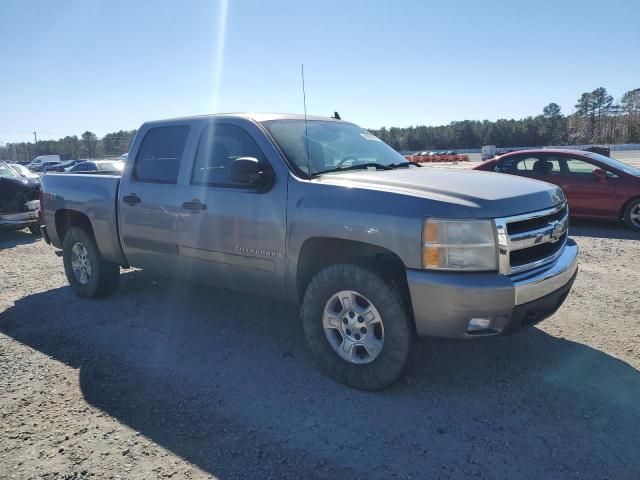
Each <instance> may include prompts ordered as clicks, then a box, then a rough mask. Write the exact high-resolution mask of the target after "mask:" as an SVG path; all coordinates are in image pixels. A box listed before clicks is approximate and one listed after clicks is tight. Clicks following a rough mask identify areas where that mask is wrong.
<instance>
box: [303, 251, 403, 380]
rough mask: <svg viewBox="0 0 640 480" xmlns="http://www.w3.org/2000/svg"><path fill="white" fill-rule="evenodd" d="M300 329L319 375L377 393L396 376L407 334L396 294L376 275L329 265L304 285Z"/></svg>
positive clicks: (398, 375) (400, 366) (398, 296)
mask: <svg viewBox="0 0 640 480" xmlns="http://www.w3.org/2000/svg"><path fill="white" fill-rule="evenodd" d="M301 317H302V326H303V329H304V333H305V336H306V339H307V342H308V343H309V347H310V349H311V351H312V352H313V354H314V355H315V357H316V359H317V361H318V363H319V364H320V366H321V367H322V369H323V370H324V371H325V372H326V373H328V374H329V375H330V376H331V377H332V378H334V379H335V380H337V381H338V382H340V383H344V384H346V385H349V386H352V387H355V388H358V389H361V390H380V389H383V388H386V387H388V386H389V385H391V384H393V383H394V382H395V381H397V380H398V378H399V377H400V376H401V375H402V372H403V371H404V369H405V366H406V364H407V361H408V359H409V353H410V351H411V343H412V333H411V332H412V330H411V328H410V322H409V316H408V315H407V311H406V308H405V306H404V304H403V301H402V297H401V295H400V293H399V292H398V291H397V290H396V289H395V288H394V287H393V286H392V285H391V284H390V283H388V282H386V281H385V280H383V279H382V277H381V276H380V275H378V274H377V273H374V272H373V271H372V270H369V269H367V268H365V267H361V266H359V265H351V264H340V265H332V266H329V267H327V268H325V269H324V270H322V271H320V272H319V273H318V274H317V275H316V276H315V277H314V278H313V279H312V280H311V283H310V284H309V286H308V288H307V291H306V292H305V295H304V300H303V304H302V311H301Z"/></svg>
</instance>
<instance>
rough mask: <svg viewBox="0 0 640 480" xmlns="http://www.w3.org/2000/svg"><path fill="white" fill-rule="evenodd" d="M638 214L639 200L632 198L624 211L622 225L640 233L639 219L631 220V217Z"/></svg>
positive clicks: (639, 208)
mask: <svg viewBox="0 0 640 480" xmlns="http://www.w3.org/2000/svg"><path fill="white" fill-rule="evenodd" d="M638 213H640V198H634V199H633V200H631V201H630V202H629V204H628V205H627V206H626V208H625V209H624V223H625V225H626V226H627V227H629V228H630V229H631V230H634V231H636V232H640V219H637V218H632V215H638Z"/></svg>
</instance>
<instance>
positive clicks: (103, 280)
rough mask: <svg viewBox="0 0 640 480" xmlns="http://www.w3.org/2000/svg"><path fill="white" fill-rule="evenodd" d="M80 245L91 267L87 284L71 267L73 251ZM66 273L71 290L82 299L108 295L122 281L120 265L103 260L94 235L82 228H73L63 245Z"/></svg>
mask: <svg viewBox="0 0 640 480" xmlns="http://www.w3.org/2000/svg"><path fill="white" fill-rule="evenodd" d="M76 243H80V244H81V245H82V246H84V248H85V249H86V252H87V258H88V261H89V264H90V265H91V275H89V276H88V282H87V283H81V282H80V280H78V278H77V277H76V274H75V273H74V271H73V267H72V265H71V257H72V249H73V247H74V245H75V244H76ZM62 252H63V255H62V257H63V262H64V273H65V274H66V275H67V280H68V281H69V285H70V286H71V289H72V290H73V291H74V292H75V293H76V294H77V295H78V296H80V297H82V298H94V297H100V296H103V295H107V294H109V293H111V292H113V291H114V290H116V289H117V288H118V283H119V280H120V265H118V264H117V263H112V262H108V261H106V260H105V259H103V258H102V255H100V251H99V250H98V247H97V246H96V242H95V240H94V238H93V235H92V234H91V233H89V232H87V231H86V230H85V229H83V228H81V227H71V228H70V229H69V231H68V232H67V234H66V235H65V237H64V241H63V243H62Z"/></svg>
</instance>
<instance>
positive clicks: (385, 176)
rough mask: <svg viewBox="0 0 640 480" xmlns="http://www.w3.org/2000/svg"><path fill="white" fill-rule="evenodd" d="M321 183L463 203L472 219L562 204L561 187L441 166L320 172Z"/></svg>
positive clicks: (494, 216)
mask: <svg viewBox="0 0 640 480" xmlns="http://www.w3.org/2000/svg"><path fill="white" fill-rule="evenodd" d="M318 181H320V182H321V183H326V184H333V185H342V186H346V187H350V188H364V189H369V190H380V191H386V192H393V193H398V194H403V195H409V196H413V197H418V198H422V199H427V200H434V201H437V202H441V203H449V204H451V205H456V206H458V207H465V208H466V209H467V210H468V211H469V212H470V214H471V215H472V216H473V217H475V218H498V217H509V216H512V215H519V214H522V213H527V212H533V211H536V210H543V209H545V208H550V207H553V206H555V205H557V204H559V203H562V202H563V201H564V199H565V197H564V194H563V193H562V190H561V189H560V188H559V187H557V186H556V185H552V184H550V183H547V182H541V181H539V180H532V179H529V178H523V177H517V176H514V175H507V174H502V173H493V172H481V171H474V170H447V169H443V168H429V167H423V168H407V169H398V170H378V171H353V172H345V173H337V174H327V175H323V176H322V177H320V178H319V179H318Z"/></svg>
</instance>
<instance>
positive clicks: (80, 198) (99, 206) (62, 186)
mask: <svg viewBox="0 0 640 480" xmlns="http://www.w3.org/2000/svg"><path fill="white" fill-rule="evenodd" d="M119 185H120V176H119V175H105V174H68V173H47V174H46V175H43V176H42V203H43V205H42V213H43V217H44V223H45V225H46V226H47V233H48V235H49V238H50V240H51V243H52V244H53V245H55V246H56V247H59V248H61V247H62V239H61V238H60V236H61V235H60V232H59V230H60V229H62V228H64V216H65V214H66V212H69V211H73V212H80V213H81V214H84V215H85V216H86V217H87V219H88V220H89V221H90V222H91V226H92V228H93V232H94V236H95V239H96V243H97V245H98V248H99V249H100V252H101V253H102V256H103V257H104V258H105V259H106V260H109V261H112V262H117V263H119V264H121V265H125V264H126V259H125V258H124V254H123V253H122V249H121V247H120V239H119V234H118V220H117V219H118V215H117V207H118V202H117V199H118V189H119Z"/></svg>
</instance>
